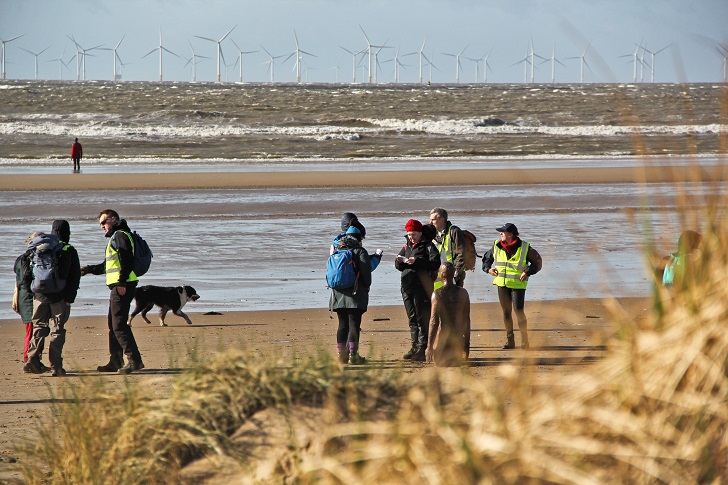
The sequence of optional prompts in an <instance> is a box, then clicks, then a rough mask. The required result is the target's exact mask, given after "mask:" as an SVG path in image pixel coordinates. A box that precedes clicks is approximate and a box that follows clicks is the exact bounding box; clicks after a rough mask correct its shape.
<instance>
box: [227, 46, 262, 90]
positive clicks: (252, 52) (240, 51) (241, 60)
mask: <svg viewBox="0 0 728 485" xmlns="http://www.w3.org/2000/svg"><path fill="white" fill-rule="evenodd" d="M230 40H231V41H232V43H233V45H235V48H236V49H237V50H238V54H240V58H239V59H238V61H239V62H240V82H243V54H254V53H256V52H258V51H244V50H242V49H241V48H240V47H238V44H236V43H235V41H234V40H233V39H232V38H231V39H230Z"/></svg>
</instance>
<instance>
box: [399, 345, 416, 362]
mask: <svg viewBox="0 0 728 485" xmlns="http://www.w3.org/2000/svg"><path fill="white" fill-rule="evenodd" d="M416 352H417V347H416V346H414V345H413V346H412V348H411V349H409V350H408V351H407V353H406V354H404V355H403V356H402V358H403V359H404V360H410V359H411V358H412V356H413V355H415V353H416Z"/></svg>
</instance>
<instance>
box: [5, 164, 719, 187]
mask: <svg viewBox="0 0 728 485" xmlns="http://www.w3.org/2000/svg"><path fill="white" fill-rule="evenodd" d="M441 175H442V172H441V171H434V170H413V171H407V172H385V171H361V172H349V173H347V176H346V177H342V175H341V173H340V172H282V173H271V172H245V173H240V172H226V173H222V172H220V173H147V174H132V173H120V174H114V175H113V177H114V183H113V185H114V189H115V190H134V189H140V190H157V189H193V188H195V189H197V188H207V189H234V188H263V187H278V188H286V187H345V186H360V187H362V186H363V187H391V186H392V185H393V180H406V183H407V185H409V186H428V185H431V184H432V180H438V184H439V185H441V186H459V185H501V184H555V183H562V184H564V183H566V184H568V183H581V184H608V183H657V182H674V181H680V180H683V181H690V180H701V181H723V180H726V178H727V177H728V168H726V167H725V166H723V165H718V166H713V167H693V166H669V167H664V166H650V167H638V168H624V167H605V168H569V169H564V168H539V169H527V170H524V169H508V170H452V171H448V176H447V177H444V178H443V177H442V176H441ZM108 180H109V175H108V174H86V173H81V174H57V175H53V176H37V175H29V174H13V175H7V176H4V177H2V178H0V191H12V190H93V189H99V188H104V187H107V186H108V185H109V183H108Z"/></svg>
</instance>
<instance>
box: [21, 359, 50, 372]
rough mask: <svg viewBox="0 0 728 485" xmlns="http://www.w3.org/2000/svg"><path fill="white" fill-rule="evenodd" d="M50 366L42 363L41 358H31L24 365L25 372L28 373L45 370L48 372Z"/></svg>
mask: <svg viewBox="0 0 728 485" xmlns="http://www.w3.org/2000/svg"><path fill="white" fill-rule="evenodd" d="M48 370H49V369H48V367H46V366H44V365H43V364H41V362H40V361H39V360H33V359H31V360H29V361H28V362H27V363H26V364H25V365H24V366H23V372H25V373H26V374H43V373H44V372H48Z"/></svg>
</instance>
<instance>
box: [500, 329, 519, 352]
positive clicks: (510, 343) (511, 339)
mask: <svg viewBox="0 0 728 485" xmlns="http://www.w3.org/2000/svg"><path fill="white" fill-rule="evenodd" d="M506 336H507V337H508V341H507V342H506V344H505V345H504V346H503V349H504V350H510V349H515V348H516V338H515V337H514V336H513V332H508V333H507V334H506Z"/></svg>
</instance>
